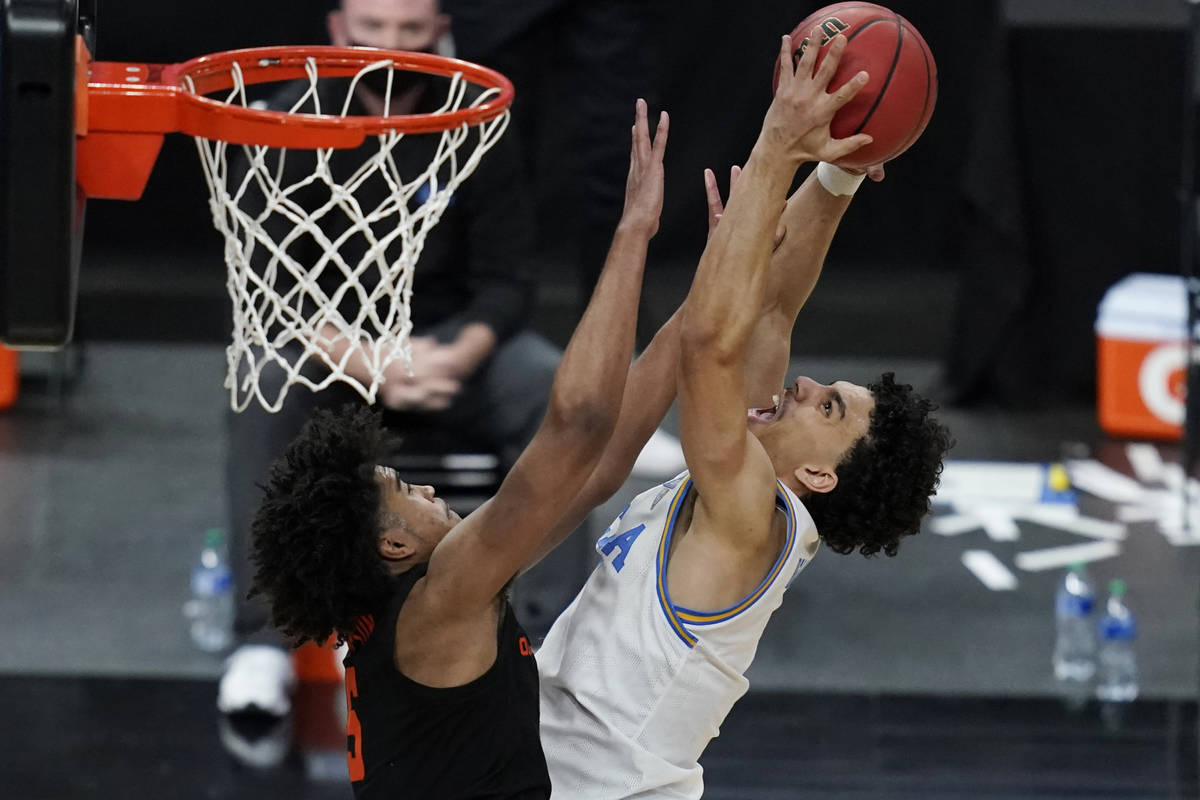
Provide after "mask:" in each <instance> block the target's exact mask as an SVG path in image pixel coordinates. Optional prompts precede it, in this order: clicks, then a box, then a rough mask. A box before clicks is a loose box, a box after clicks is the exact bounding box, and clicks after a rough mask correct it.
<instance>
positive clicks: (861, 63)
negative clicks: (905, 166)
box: [775, 3, 937, 168]
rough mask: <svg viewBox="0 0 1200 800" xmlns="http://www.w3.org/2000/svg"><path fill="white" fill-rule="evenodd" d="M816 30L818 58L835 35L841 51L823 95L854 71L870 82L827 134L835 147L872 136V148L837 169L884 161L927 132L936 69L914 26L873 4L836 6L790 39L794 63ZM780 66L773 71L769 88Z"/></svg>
mask: <svg viewBox="0 0 1200 800" xmlns="http://www.w3.org/2000/svg"><path fill="white" fill-rule="evenodd" d="M814 28H820V29H821V33H822V36H821V42H820V47H821V52H820V53H818V54H817V64H820V63H821V61H822V60H823V59H824V58H825V54H826V52H827V51H828V45H829V42H830V41H832V39H833V37H834V36H836V35H838V34H839V33H840V34H842V35H844V36H845V37H846V49H845V51H844V52H843V53H842V61H841V63H840V64H838V68H837V72H835V73H834V75H833V80H831V81H830V82H829V90H830V91H833V90H834V89H837V88H838V87H839V86H841V85H842V84H844V83H845V82H846V81H847V80H849V79H850V78H852V77H854V75H855V73H857V72H858V71H859V70H866V71H867V73H868V74H869V75H870V76H871V78H870V80H869V81H868V82H867V85H866V86H864V87H863V88H862V89H861V90H860V91H859V93H858V94H857V95H855V96H854V99H853V100H851V101H850V102H849V103H847V104H846V105H845V106H843V107H842V108H841V109H840V110H839V111H838V113H837V115H836V116H834V118H833V123H832V124H831V125H830V131H831V132H832V133H833V135H834V136H835V137H837V138H839V139H842V138H845V137H847V136H853V135H854V134H856V133H866V134H870V135H871V136H872V137H873V138H874V141H873V142H871V144H869V145H867V146H866V147H863V148H860V149H859V150H856V151H855V152H853V153H851V154H850V155H849V156H847V157H846V158H843V159H842V160H840V161H839V162H838V164H839V165H841V166H843V167H853V168H863V167H868V166H870V165H872V164H881V163H883V162H885V161H890V160H891V159H893V158H895V157H896V156H898V155H900V154H901V153H903V152H904V151H905V150H907V149H908V148H909V147H911V146H912V144H913V142H915V141H916V140H917V137H919V136H920V135H921V132H922V131H924V130H925V126H926V125H928V124H929V118H930V116H932V115H933V106H934V104H935V103H936V102H937V65H936V64H934V61H933V53H931V52H930V50H929V45H927V44H926V43H925V39H923V38H922V37H921V34H920V32H919V31H917V29H916V28H914V27H913V24H912V23H911V22H909V21H908V20H906V19H905V18H904V17H902V16H900V15H899V14H897V13H896V12H894V11H892V10H890V9H887V8H884V7H883V6H879V5H875V4H874V3H835V4H833V5H831V6H826V7H824V8H822V9H820V10H818V11H815V12H813V13H812V14H810V15H809V16H808V17H806V18H805V19H804V21H803V22H801V23H800V24H799V25H797V26H796V29H795V30H794V31H792V43H793V45H794V46H795V48H796V49H795V51H794V52H793V53H792V59H793V62H796V61H799V59H800V56H801V55H802V54H803V52H804V48H806V47H807V46H808V45H809V44H810V42H809V38H810V37H811V35H812V31H813V29H814ZM778 85H779V64H778V62H777V63H776V64H775V86H778Z"/></svg>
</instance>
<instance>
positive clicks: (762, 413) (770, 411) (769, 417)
mask: <svg viewBox="0 0 1200 800" xmlns="http://www.w3.org/2000/svg"><path fill="white" fill-rule="evenodd" d="M771 402H772V405H769V406H767V407H766V408H752V409H750V410H749V411H748V412H747V416H749V418H750V419H752V420H754V421H755V422H761V423H764V424H766V423H768V422H774V421H775V418H776V417H778V416H779V407H780V398H779V395H772V397H771Z"/></svg>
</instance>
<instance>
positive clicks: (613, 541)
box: [596, 525, 646, 572]
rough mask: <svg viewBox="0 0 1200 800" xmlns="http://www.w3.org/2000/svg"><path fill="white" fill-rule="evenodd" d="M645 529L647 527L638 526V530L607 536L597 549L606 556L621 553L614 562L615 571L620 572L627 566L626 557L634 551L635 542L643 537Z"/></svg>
mask: <svg viewBox="0 0 1200 800" xmlns="http://www.w3.org/2000/svg"><path fill="white" fill-rule="evenodd" d="M645 529H646V526H645V525H638V526H637V527H636V528H630V529H629V530H627V531H625V532H624V533H622V534H618V535H616V536H605V537H603V538H602V539H601V540H600V541H599V542H597V543H596V547H597V548H598V549H599V550H600V552H601V553H603V554H604V555H606V556H607V555H611V554H612V551H613V550H620V551H621V552H619V553H617V557H616V558H614V559H613V560H612V565H613V569H615V570H616V571H617V572H620V571H621V567H623V566H625V556H626V555H628V554H629V551H630V550H632V549H633V543H634V541H635V540H636V539H637V537H639V536H641V535H642V531H644V530H645Z"/></svg>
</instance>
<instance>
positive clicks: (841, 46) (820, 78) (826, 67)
mask: <svg viewBox="0 0 1200 800" xmlns="http://www.w3.org/2000/svg"><path fill="white" fill-rule="evenodd" d="M813 41H819V40H813ZM810 49H814V50H815V49H820V48H810ZM845 51H846V37H845V36H843V35H842V34H840V33H839V34H838V35H837V36H835V37H833V40H832V41H830V43H829V47H828V48H827V49H826V51H825V58H824V59H822V61H821V66H819V67H817V71H816V74H815V75H814V76H813V81H814V82H815V83H816V84H817V85H818V86H820V87H821V88H822V89H824V88H826V87H827V86H829V81H830V80H831V79H832V78H833V73H835V72H837V68H838V64H841V63H842V53H844V52H845Z"/></svg>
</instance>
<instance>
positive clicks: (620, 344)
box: [424, 100, 668, 614]
mask: <svg viewBox="0 0 1200 800" xmlns="http://www.w3.org/2000/svg"><path fill="white" fill-rule="evenodd" d="M667 127H668V119H667V116H666V114H665V113H664V114H663V115H662V116H661V118H660V121H659V124H658V130H657V132H656V134H655V137H654V140H653V142H651V139H650V133H649V128H648V124H647V120H646V104H645V102H644V101H642V100H639V101H638V103H637V115H636V122H635V124H634V128H633V148H632V151H633V152H632V155H631V158H630V170H629V178H628V182H627V185H626V193H625V209H624V212H623V214H622V217H621V221H620V223H619V224H618V226H617V231H616V234H615V235H614V236H613V243H612V247H611V249H610V250H609V254H608V259H607V261H606V262H605V265H604V269H603V271H602V272H601V273H600V278H599V280H598V281H597V283H596V287H595V290H594V291H593V292H592V298H591V301H590V303H589V304H588V307H587V310H586V311H585V312H584V314H583V318H582V319H581V320H580V322H579V325H578V326H577V327H576V329H575V333H574V334H573V335H572V336H571V341H570V342H569V343H568V345H567V348H566V351H565V352H564V354H563V358H562V362H561V363H560V364H559V367H558V372H557V373H556V375H555V379H554V385H553V387H552V389H551V394H550V401H549V407H548V409H547V411H546V416H545V419H544V420H543V422H542V426H541V428H539V429H538V432H537V434H535V436H534V438H533V440H532V441H531V442H530V443H529V445H528V447H526V449H525V452H524V453H522V455H521V457H520V458H519V459H518V460H517V463H516V464H515V465H514V466H513V468H512V470H510V471H509V473H508V476H507V477H506V478H505V480H504V483H503V484H502V485H501V487H500V490H499V491H498V492H497V494H496V496H495V497H493V498H492V499H491V500H489V501H488V502H487V503H485V504H484V505H482V506H481V507H480V508H479V509H477V510H476V511H475V512H474V513H472V514H471V515H470V516H469V517H467V518H466V519H465V520H463V521H462V522H461V523H459V524H458V525H457V526H456V527H455V528H454V529H453V530H452V531H451V532H450V533H449V534H448V535H447V536H446V538H445V539H444V540H443V541H442V542H441V543H440V544H439V545H438V546H437V548H436V549H435V550H434V553H433V556H432V557H431V559H430V562H429V569H428V573H427V575H426V587H425V590H424V591H425V595H426V597H427V598H428V600H429V602H431V603H433V604H435V605H438V606H440V607H441V608H442V609H443V610H445V611H446V612H447V613H453V614H470V613H472V612H474V611H476V610H477V609H479V608H481V607H484V606H488V605H490V604H491V603H492V602H493V601H494V599H495V597H496V595H497V594H498V593H499V592H500V590H501V589H502V588H503V587H504V585H505V584H506V583H508V581H509V580H510V579H511V578H512V577H513V576H514V575H515V574H516V573H517V571H518V570H519V569H520V568H521V567H522V566H523V565H524V564H525V563H526V562H527V561H528V560H529V559H530V557H531V556H532V554H533V553H534V552H535V550H536V549H537V548H538V547H539V545H541V544H542V542H543V541H544V539H545V537H546V534H547V533H548V532H549V531H550V529H551V527H552V526H553V525H554V524H555V523H556V522H557V521H558V520H559V519H560V518H561V517H562V515H563V512H564V510H565V509H566V508H567V506H568V504H569V503H570V502H571V500H572V499H573V498H574V497H575V496H576V495H577V493H578V492H579V490H580V488H581V487H582V486H583V484H584V482H585V481H586V480H587V478H588V476H589V475H590V474H591V473H592V471H593V469H594V468H595V466H596V464H597V462H598V461H599V459H600V457H601V454H602V453H603V452H604V449H605V445H606V444H607V442H608V439H609V436H610V434H611V433H612V431H613V428H614V426H615V424H616V421H617V416H618V413H619V411H620V405H621V397H622V394H623V392H624V389H625V379H626V373H627V371H628V369H629V358H630V354H631V352H632V350H633V343H634V333H635V327H636V321H637V308H638V296H639V294H640V292H641V282H642V272H643V268H644V266H645V261H646V248H647V245H648V244H649V241H650V238H651V237H652V236H653V235H654V233H655V232H656V231H657V229H658V218H659V213H660V211H661V207H662V184H663V173H662V157H663V152H664V150H665V147H666V140H667Z"/></svg>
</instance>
